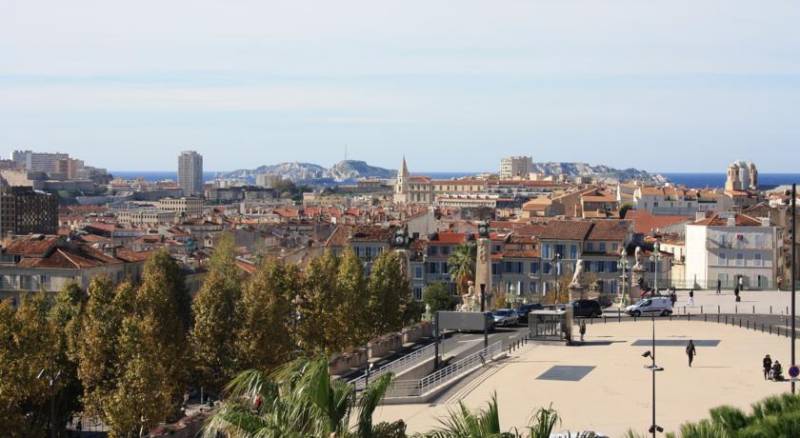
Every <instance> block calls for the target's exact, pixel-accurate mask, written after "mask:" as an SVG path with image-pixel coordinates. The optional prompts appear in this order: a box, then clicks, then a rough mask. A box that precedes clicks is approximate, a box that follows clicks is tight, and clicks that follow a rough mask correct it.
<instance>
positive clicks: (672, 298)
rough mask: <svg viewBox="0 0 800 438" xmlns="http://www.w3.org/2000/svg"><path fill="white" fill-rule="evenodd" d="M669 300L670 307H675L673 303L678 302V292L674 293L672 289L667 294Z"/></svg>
mask: <svg viewBox="0 0 800 438" xmlns="http://www.w3.org/2000/svg"><path fill="white" fill-rule="evenodd" d="M669 300H670V301H672V307H675V303H677V302H678V294H677V293H675V291H672V293H671V294H670V295H669Z"/></svg>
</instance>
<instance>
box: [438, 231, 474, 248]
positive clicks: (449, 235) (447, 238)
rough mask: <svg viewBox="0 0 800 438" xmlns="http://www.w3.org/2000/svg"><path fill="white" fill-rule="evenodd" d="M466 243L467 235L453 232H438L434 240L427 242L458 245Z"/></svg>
mask: <svg viewBox="0 0 800 438" xmlns="http://www.w3.org/2000/svg"><path fill="white" fill-rule="evenodd" d="M466 241H467V233H456V232H453V231H440V232H439V233H437V235H436V238H435V239H432V240H430V241H429V244H442V245H460V244H462V243H464V242H466Z"/></svg>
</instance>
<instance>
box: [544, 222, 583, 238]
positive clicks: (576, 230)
mask: <svg viewBox="0 0 800 438" xmlns="http://www.w3.org/2000/svg"><path fill="white" fill-rule="evenodd" d="M591 228H592V223H591V222H584V221H551V222H548V223H547V224H546V225H545V226H544V227H543V228H542V231H541V233H540V234H539V238H540V239H551V240H584V239H585V238H586V236H587V234H588V233H589V230H590V229H591Z"/></svg>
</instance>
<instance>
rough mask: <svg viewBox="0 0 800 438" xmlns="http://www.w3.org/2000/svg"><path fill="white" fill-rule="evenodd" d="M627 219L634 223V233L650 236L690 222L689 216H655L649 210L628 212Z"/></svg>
mask: <svg viewBox="0 0 800 438" xmlns="http://www.w3.org/2000/svg"><path fill="white" fill-rule="evenodd" d="M625 219H626V220H630V221H632V222H633V231H634V232H635V233H638V234H650V233H654V232H656V230H658V229H660V228H665V227H668V226H672V225H678V224H681V223H684V222H689V221H690V220H691V219H690V218H689V217H688V216H680V215H674V216H673V215H654V214H652V213H650V212H649V211H647V210H628V212H627V213H626V214H625Z"/></svg>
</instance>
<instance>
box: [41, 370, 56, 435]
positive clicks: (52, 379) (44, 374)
mask: <svg viewBox="0 0 800 438" xmlns="http://www.w3.org/2000/svg"><path fill="white" fill-rule="evenodd" d="M59 377H61V370H58V371H57V372H56V373H55V374H52V373H48V371H47V370H46V369H44V368H42V370H41V371H39V374H38V375H37V376H36V378H37V379H45V380H47V386H48V387H49V388H50V421H49V423H50V436H51V437H53V438H55V436H56V392H55V389H54V388H55V384H56V381H58V379H59Z"/></svg>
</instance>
